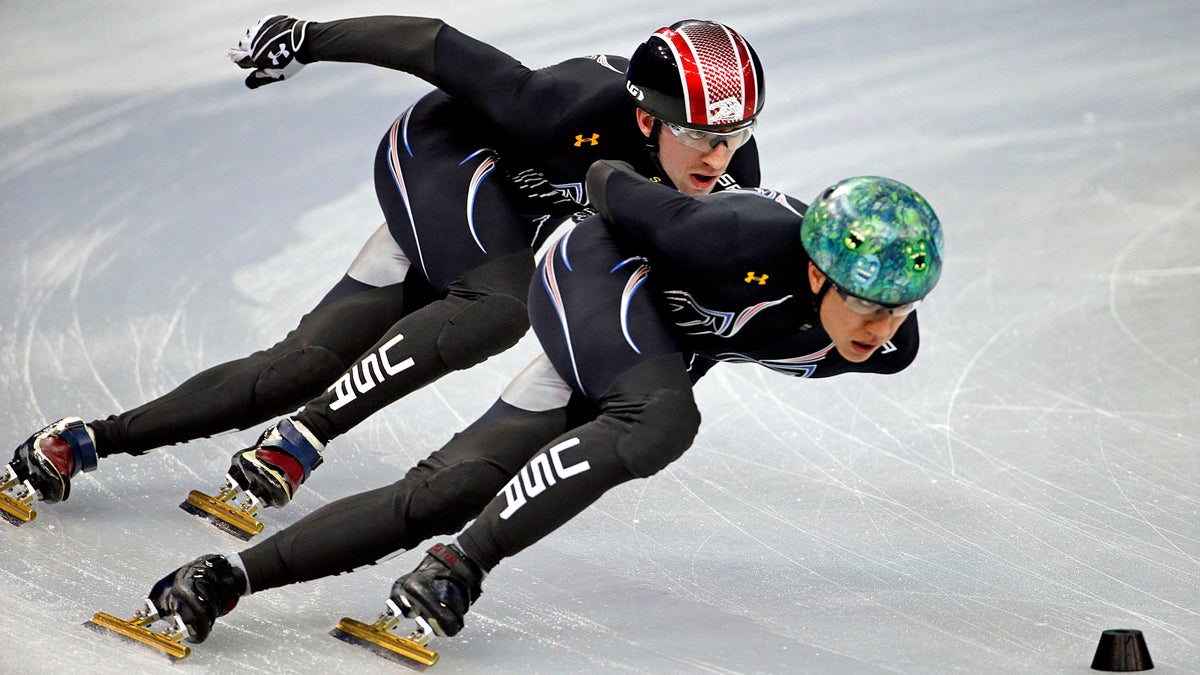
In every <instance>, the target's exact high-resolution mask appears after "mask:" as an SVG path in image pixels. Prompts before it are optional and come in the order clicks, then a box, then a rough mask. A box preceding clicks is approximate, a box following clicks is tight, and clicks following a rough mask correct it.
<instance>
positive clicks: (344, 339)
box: [91, 17, 759, 456]
mask: <svg viewBox="0 0 1200 675" xmlns="http://www.w3.org/2000/svg"><path fill="white" fill-rule="evenodd" d="M298 57H299V58H300V60H301V61H304V62H312V61H321V60H325V61H354V62H362V63H371V64H376V65H380V66H385V67H389V68H394V69H399V70H404V71H406V72H411V73H413V74H415V75H417V76H419V77H421V78H423V79H425V80H427V81H429V82H430V83H432V84H434V85H436V86H437V87H438V90H436V91H434V92H432V93H430V94H428V95H426V96H425V97H423V98H422V99H421V100H420V101H418V102H417V103H416V104H415V105H413V106H412V107H411V108H409V109H408V110H407V111H406V112H404V113H403V114H402V115H401V116H400V117H399V118H398V119H397V120H396V122H395V123H394V124H393V125H392V126H391V127H390V128H389V129H388V131H387V133H386V134H385V135H384V137H383V140H382V141H381V143H380V146H379V152H378V154H377V156H376V160H375V187H376V193H377V196H378V199H379V203H380V206H381V207H382V210H383V213H384V216H385V218H386V232H385V231H383V230H382V229H381V231H380V232H377V234H376V236H374V237H372V238H371V241H370V242H368V244H367V245H366V246H364V248H363V252H362V253H360V254H359V259H358V260H356V261H355V263H354V264H353V265H352V266H351V268H350V270H349V271H348V272H347V275H346V276H345V277H343V279H342V280H341V281H340V282H339V283H338V284H337V285H336V286H335V287H334V288H333V289H332V290H331V291H330V292H329V293H328V294H327V295H326V296H325V297H324V299H323V300H321V302H320V303H319V304H318V305H317V306H316V307H315V308H314V309H313V310H312V311H311V312H310V313H308V314H307V315H305V316H304V317H303V318H302V319H301V320H300V324H299V325H298V326H297V327H296V329H295V330H293V331H292V332H290V333H289V334H288V335H287V337H285V338H284V339H283V340H282V341H281V342H279V343H278V344H276V345H274V346H272V347H270V348H268V349H266V350H263V351H260V352H256V353H254V354H252V355H250V356H248V357H245V358H242V359H239V360H235V361H231V362H228V363H225V364H221V365H218V366H215V367H212V368H210V369H208V370H205V371H203V372H201V373H199V374H197V375H195V376H193V377H192V378H190V379H188V380H187V381H185V382H183V383H182V384H180V385H179V386H178V387H177V388H176V389H174V390H173V391H171V392H169V393H167V394H165V395H164V396H162V397H159V398H157V399H155V400H153V401H150V402H148V403H146V404H144V405H142V406H140V407H138V408H135V409H133V410H129V411H127V412H124V413H121V414H118V415H114V416H111V417H109V418H108V419H106V420H97V421H94V422H92V423H91V426H92V428H93V430H94V431H95V433H96V445H97V448H98V451H99V453H100V455H101V456H106V455H110V454H113V453H117V452H127V453H132V454H139V453H142V452H146V451H147V450H150V449H153V448H156V447H160V446H163V445H169V444H174V443H180V442H183V441H187V440H191V439H195V438H200V437H205V436H210V435H213V434H216V433H219V432H222V431H226V430H229V429H244V428H247V427H250V426H252V425H254V424H258V423H260V422H263V421H265V420H267V419H270V418H272V417H276V416H279V415H283V414H286V413H289V412H291V411H294V410H296V409H297V408H298V407H299V406H301V405H305V404H307V405H305V408H304V410H302V411H301V412H300V413H299V415H298V419H300V420H301V421H302V422H303V423H304V424H305V425H306V426H307V427H308V428H309V429H310V430H312V431H313V432H314V433H315V434H316V435H317V436H318V437H319V439H320V440H322V441H328V440H330V439H332V438H333V437H334V436H337V435H338V434H342V433H345V432H346V431H347V430H349V429H350V428H351V427H353V426H354V425H355V424H357V423H358V422H361V421H362V420H363V419H366V418H367V417H368V416H369V415H371V414H372V413H374V412H375V411H377V410H379V409H381V408H382V407H384V406H386V405H387V404H389V403H391V402H392V401H395V400H397V399H399V398H401V397H403V396H405V395H407V394H409V393H411V392H412V391H415V390H416V389H419V388H420V387H422V386H424V385H426V384H428V383H430V382H432V381H434V380H436V379H437V378H439V377H441V376H443V375H445V374H447V373H448V372H451V371H454V370H459V369H465V368H469V367H470V366H472V365H474V364H477V363H479V362H481V361H483V360H484V359H486V358H488V357H490V356H493V355H495V354H497V353H500V352H501V351H504V350H505V349H507V348H508V347H510V346H512V345H513V344H515V343H516V342H517V340H519V339H520V337H521V336H522V335H523V334H524V333H525V332H526V330H527V329H528V317H527V312H526V308H525V298H526V292H527V288H528V285H529V279H530V276H531V274H532V271H533V264H534V263H533V252H534V251H535V250H536V249H537V247H538V246H539V245H540V244H541V243H543V242H544V241H545V239H546V237H548V236H549V234H550V231H551V230H552V229H553V228H554V227H555V226H556V225H557V224H559V223H560V222H562V221H563V219H564V218H565V217H567V216H569V215H571V214H573V213H577V212H579V211H581V210H583V209H584V208H585V206H586V205H587V203H588V202H587V198H586V194H585V190H584V177H585V174H586V171H587V168H588V166H589V165H591V163H592V162H593V161H595V160H596V159H599V158H613V159H621V160H624V161H626V162H629V163H631V164H632V165H633V166H635V167H636V168H637V170H638V171H639V172H641V173H642V174H643V175H645V176H647V177H651V178H652V179H654V180H657V181H662V182H664V183H669V181H668V180H667V179H666V177H665V176H663V175H662V172H661V171H660V170H659V167H658V166H657V163H656V161H655V159H654V158H653V156H652V155H651V153H650V152H649V151H648V150H647V144H646V139H645V138H644V137H643V136H642V134H641V132H640V130H639V129H638V126H637V124H636V118H635V113H634V111H635V108H634V102H633V99H632V98H631V97H630V96H629V94H628V93H627V92H626V90H625V78H624V74H623V73H624V68H625V65H626V63H627V62H626V60H625V59H624V58H621V57H616V56H596V57H588V58H576V59H570V60H567V61H564V62H562V63H559V64H556V65H553V66H549V67H547V68H542V69H539V70H530V69H529V68H526V67H525V66H523V65H522V64H521V63H519V62H517V61H516V60H514V59H513V58H512V57H510V56H509V55H507V54H505V53H503V52H501V51H499V50H497V49H495V48H493V47H491V46H489V45H486V44H484V43H482V42H479V41H478V40H475V39H473V38H471V37H468V36H466V35H464V34H462V33H460V32H459V31H457V30H455V29H454V28H452V27H450V26H447V25H445V24H443V23H442V22H441V21H439V20H436V19H421V18H411V17H368V18H359V19H345V20H341V21H332V22H328V23H310V24H309V26H308V31H307V38H306V40H305V42H304V44H303V46H302V48H301V49H300V50H299V51H298ZM758 180H759V168H758V153H757V149H756V147H755V145H754V144H753V142H752V143H750V144H749V145H747V146H746V147H744V148H742V149H740V150H739V151H738V152H737V155H736V156H735V158H734V160H733V162H732V163H731V165H730V168H729V171H728V173H727V174H726V175H725V176H723V177H722V178H721V180H720V182H719V184H718V188H720V187H728V186H732V185H736V184H740V185H757V184H758ZM389 234H390V237H389V236H388V235H389ZM297 264H300V265H302V264H303V261H297ZM381 270H382V271H381ZM410 272H415V273H410ZM314 397H316V398H315V400H314Z"/></svg>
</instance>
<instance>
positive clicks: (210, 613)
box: [88, 555, 246, 659]
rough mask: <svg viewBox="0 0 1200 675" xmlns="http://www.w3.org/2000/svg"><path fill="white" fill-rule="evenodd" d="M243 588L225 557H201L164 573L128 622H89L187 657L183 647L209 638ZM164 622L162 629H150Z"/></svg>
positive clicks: (103, 618)
mask: <svg viewBox="0 0 1200 675" xmlns="http://www.w3.org/2000/svg"><path fill="white" fill-rule="evenodd" d="M245 590H246V576H245V574H243V573H242V571H241V570H240V569H238V568H236V567H234V566H233V565H232V564H231V563H230V562H229V560H228V559H227V558H225V557H224V556H219V555H205V556H201V557H199V558H197V559H195V560H193V561H192V562H190V563H188V564H186V565H184V566H183V567H180V568H179V569H177V570H174V571H172V572H171V573H169V574H167V575H166V576H165V577H163V578H162V579H159V581H158V583H156V584H154V587H153V588H151V589H150V597H148V598H147V599H146V608H145V609H143V610H141V611H139V612H138V613H137V614H134V616H133V617H132V618H130V619H118V618H117V617H114V616H112V615H110V614H105V613H104V612H97V613H96V615H95V616H94V617H92V619H91V621H89V622H88V623H89V624H91V625H93V626H99V627H101V628H106V629H108V630H111V631H113V632H115V633H118V634H120V635H122V636H124V637H127V638H130V639H133V640H136V641H137V642H141V643H142V644H146V645H149V646H151V647H154V648H155V649H159V650H161V651H164V652H166V653H167V654H168V655H169V656H171V657H172V658H175V659H182V658H186V657H187V656H188V655H189V654H190V653H191V648H190V647H188V646H187V645H185V644H183V643H182V641H183V640H184V639H186V640H187V641H188V642H192V643H200V642H204V641H205V640H206V639H208V635H209V633H211V632H212V627H213V624H214V623H216V621H217V617H221V616H224V615H226V614H228V613H229V612H230V611H231V610H232V609H233V608H234V607H235V606H236V605H237V601H238V598H240V597H241V596H242V593H244V592H245ZM160 621H161V622H163V623H164V624H166V625H165V627H164V628H162V629H160V630H158V631H155V630H152V626H153V625H154V624H155V623H158V622H160Z"/></svg>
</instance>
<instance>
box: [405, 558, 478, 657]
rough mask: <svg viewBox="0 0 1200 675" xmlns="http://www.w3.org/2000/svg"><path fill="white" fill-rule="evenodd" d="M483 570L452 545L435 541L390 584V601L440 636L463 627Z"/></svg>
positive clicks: (451, 633) (476, 598) (474, 599)
mask: <svg viewBox="0 0 1200 675" xmlns="http://www.w3.org/2000/svg"><path fill="white" fill-rule="evenodd" d="M483 577H484V573H483V571H481V570H480V569H479V566H478V565H476V564H475V563H474V562H472V561H471V560H470V559H468V558H467V556H465V555H463V552H462V550H460V549H459V548H458V547H457V546H455V545H454V544H437V545H435V546H434V547H433V548H431V549H429V552H428V555H426V556H425V559H424V560H422V561H421V564H420V565H417V569H415V570H413V571H412V572H409V573H408V574H405V575H404V576H402V577H400V578H399V579H397V580H396V583H394V584H392V596H391V599H392V602H394V603H395V604H396V605H397V606H399V607H400V609H401V611H402V612H403V613H404V616H406V617H408V618H410V619H414V618H417V617H420V618H422V619H424V620H425V621H427V622H428V623H429V625H430V627H432V628H433V631H434V632H435V633H437V634H438V635H441V636H443V637H448V636H451V635H455V634H457V633H458V632H459V631H461V630H462V628H463V617H464V616H465V615H466V613H467V610H468V609H470V607H471V604H472V603H474V602H475V601H476V600H478V599H479V595H480V594H481V593H482V592H483V590H482V588H481V586H480V585H481V583H482V582H483Z"/></svg>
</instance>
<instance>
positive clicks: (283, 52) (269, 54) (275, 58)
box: [267, 42, 292, 66]
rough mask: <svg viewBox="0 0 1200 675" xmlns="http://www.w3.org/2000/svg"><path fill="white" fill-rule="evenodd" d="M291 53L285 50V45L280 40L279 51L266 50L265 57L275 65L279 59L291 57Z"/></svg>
mask: <svg viewBox="0 0 1200 675" xmlns="http://www.w3.org/2000/svg"><path fill="white" fill-rule="evenodd" d="M291 55H292V54H291V52H289V51H288V50H287V45H286V44H283V43H282V42H281V43H279V51H277V52H267V57H268V58H270V59H271V63H272V64H273V65H276V66H277V65H279V59H286V58H289V57H291Z"/></svg>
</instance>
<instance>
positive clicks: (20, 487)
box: [0, 464, 37, 526]
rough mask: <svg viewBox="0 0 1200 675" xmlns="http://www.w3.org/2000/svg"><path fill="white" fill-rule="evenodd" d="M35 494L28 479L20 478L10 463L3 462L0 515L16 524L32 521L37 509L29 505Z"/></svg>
mask: <svg viewBox="0 0 1200 675" xmlns="http://www.w3.org/2000/svg"><path fill="white" fill-rule="evenodd" d="M36 496H37V493H36V492H34V489H33V486H32V485H30V484H29V481H23V480H21V479H20V477H19V476H17V472H16V471H14V470H13V468H12V465H11V464H5V465H4V472H3V473H0V517H2V518H4V519H5V520H7V521H8V522H10V523H12V524H13V525H18V526H19V525H24V524H25V523H29V522H33V519H34V518H37V511H34V510H33V507H32V506H30V505H31V504H33V500H34V499H35V498H36Z"/></svg>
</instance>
